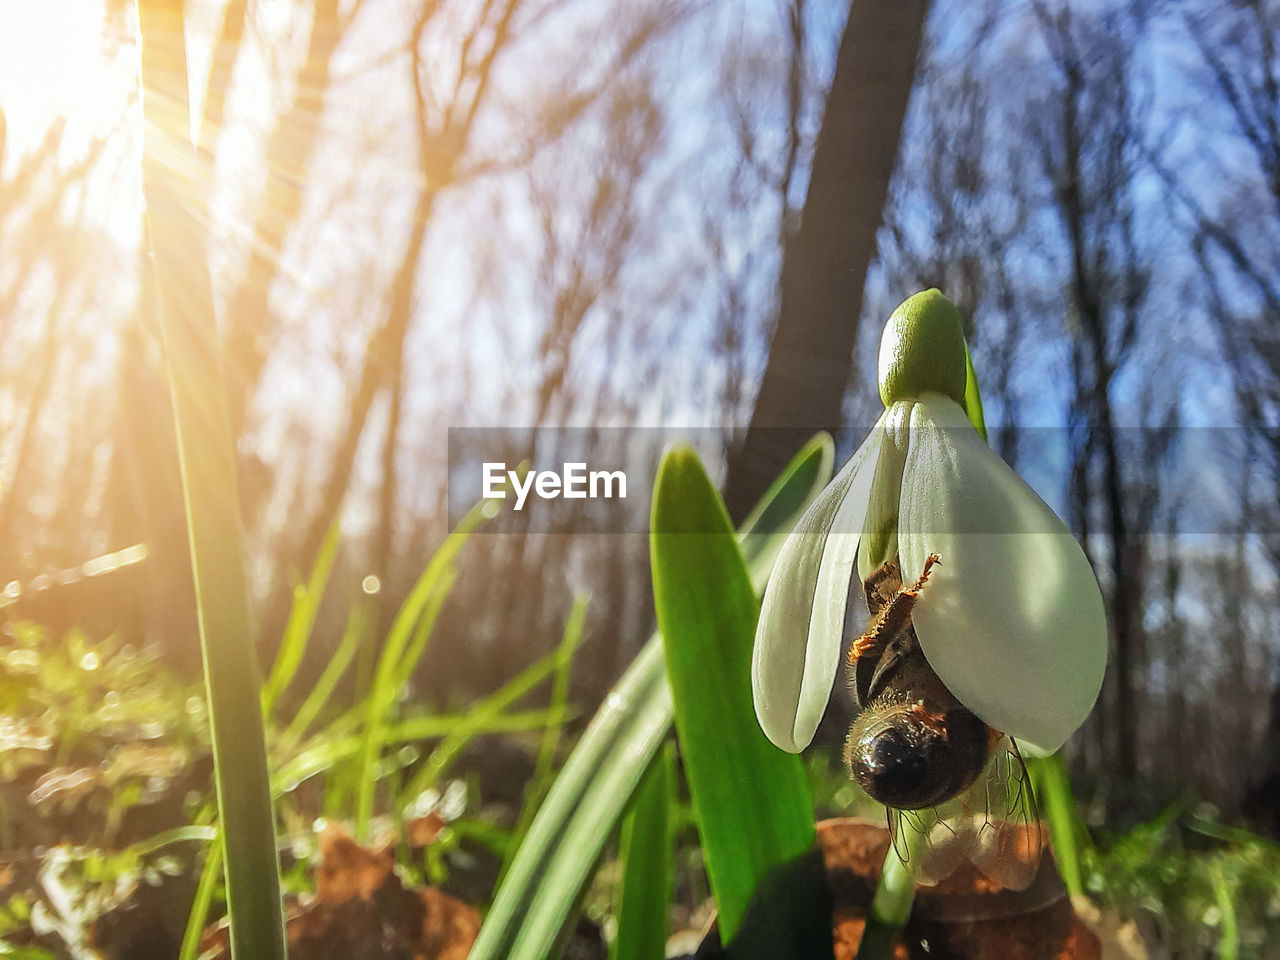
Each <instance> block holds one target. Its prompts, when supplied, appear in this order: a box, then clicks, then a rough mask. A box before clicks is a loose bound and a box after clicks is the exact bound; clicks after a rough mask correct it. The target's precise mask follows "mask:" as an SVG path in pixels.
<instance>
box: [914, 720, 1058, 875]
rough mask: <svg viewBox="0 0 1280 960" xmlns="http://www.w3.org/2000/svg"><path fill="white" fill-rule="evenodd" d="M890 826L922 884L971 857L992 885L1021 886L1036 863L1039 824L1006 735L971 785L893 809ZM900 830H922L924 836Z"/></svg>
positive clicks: (1023, 774) (1019, 763)
mask: <svg viewBox="0 0 1280 960" xmlns="http://www.w3.org/2000/svg"><path fill="white" fill-rule="evenodd" d="M890 829H891V830H892V831H893V834H894V837H893V841H894V848H895V849H896V850H897V851H898V854H899V856H903V857H904V858H906V859H907V860H908V861H909V860H910V859H911V854H912V853H914V854H915V855H916V856H917V857H918V858H919V863H918V864H916V865H915V873H916V880H917V882H918V883H920V884H923V885H926V886H932V885H933V884H937V883H940V882H941V881H943V880H945V879H946V878H947V877H949V876H951V874H953V873H955V871H956V870H957V869H959V868H960V867H961V866H963V865H964V864H966V863H972V864H973V865H974V866H975V867H977V868H978V870H979V871H980V872H981V873H982V874H983V876H985V877H986V878H987V879H988V880H990V881H991V882H992V883H993V884H995V885H996V886H997V888H1001V889H1006V890H1025V889H1026V888H1027V887H1028V886H1030V885H1031V881H1032V880H1034V879H1035V876H1036V871H1037V869H1038V868H1039V865H1040V852H1041V848H1042V844H1043V839H1042V833H1041V830H1042V828H1041V825H1040V818H1039V815H1038V811H1037V809H1036V803H1035V795H1034V792H1033V791H1032V789H1031V779H1030V777H1029V776H1028V775H1027V768H1026V765H1025V764H1024V763H1023V762H1022V757H1021V756H1020V755H1019V754H1018V751H1017V746H1016V745H1015V744H1014V743H1013V741H1012V740H1010V739H1009V738H1007V737H1006V738H1005V739H1003V740H1001V741H1000V743H999V744H997V746H996V749H995V750H994V756H993V757H992V759H991V761H990V762H989V763H988V764H987V768H986V770H984V771H983V773H982V775H981V776H979V777H978V779H977V780H976V781H974V783H973V786H971V787H969V789H967V790H965V791H964V792H963V793H961V794H959V795H958V796H956V797H954V798H952V799H951V800H948V801H947V802H946V803H942V804H939V805H938V806H937V807H933V808H932V809H928V810H902V811H895V812H894V813H893V814H892V815H891V816H890ZM905 831H915V832H917V834H923V838H922V839H923V842H914V840H915V839H916V838H910V837H907V836H906V834H905Z"/></svg>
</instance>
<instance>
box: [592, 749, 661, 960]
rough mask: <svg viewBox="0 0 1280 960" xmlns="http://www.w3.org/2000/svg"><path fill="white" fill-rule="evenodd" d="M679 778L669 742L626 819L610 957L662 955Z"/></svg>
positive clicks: (626, 959)
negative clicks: (615, 928) (676, 789)
mask: <svg viewBox="0 0 1280 960" xmlns="http://www.w3.org/2000/svg"><path fill="white" fill-rule="evenodd" d="M676 777H677V774H676V758H675V752H674V751H673V750H672V749H671V745H670V744H668V745H667V747H666V749H665V750H663V751H662V752H661V753H660V754H658V756H657V757H655V758H654V761H653V763H651V764H650V765H649V771H648V773H646V774H645V775H644V780H642V781H641V783H640V789H639V790H638V791H637V792H636V797H635V799H634V800H633V801H632V803H631V809H630V810H629V811H628V812H627V815H626V817H625V818H624V819H623V821H622V835H621V839H620V841H619V848H618V859H619V860H620V861H621V863H622V883H621V884H620V886H619V889H618V897H617V909H616V915H617V919H618V934H617V936H616V937H615V938H614V941H613V944H612V945H611V947H610V950H609V960H649V958H652V957H661V956H663V955H664V950H665V946H666V942H667V909H668V906H669V905H670V903H671V891H672V887H673V886H674V884H675V861H674V860H673V859H672V853H673V850H672V840H673V834H674V831H673V829H672V826H673V825H672V819H673V817H672V813H673V808H674V806H675V784H676Z"/></svg>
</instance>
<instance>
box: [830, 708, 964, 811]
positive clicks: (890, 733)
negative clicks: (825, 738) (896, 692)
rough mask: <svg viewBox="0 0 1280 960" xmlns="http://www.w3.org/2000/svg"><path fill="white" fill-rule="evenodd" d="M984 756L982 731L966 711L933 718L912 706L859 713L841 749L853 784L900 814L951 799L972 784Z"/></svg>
mask: <svg viewBox="0 0 1280 960" xmlns="http://www.w3.org/2000/svg"><path fill="white" fill-rule="evenodd" d="M987 755H988V748H987V727H986V725H985V724H984V723H982V721H981V720H979V719H978V718H977V717H975V716H974V715H973V714H972V713H970V712H969V711H968V710H964V709H958V710H954V709H953V710H948V711H946V713H945V714H942V715H937V714H928V713H925V712H924V711H923V710H922V709H921V708H920V707H919V706H918V705H912V704H899V705H895V706H891V707H888V708H882V709H870V710H866V711H864V712H863V713H862V715H861V716H859V717H858V719H857V721H855V723H854V725H853V727H852V728H851V729H850V730H849V739H848V741H847V743H846V745H845V762H846V763H848V765H849V772H850V773H851V774H852V776H853V779H854V780H855V781H856V782H857V784H858V785H859V786H860V787H862V789H863V790H865V791H866V792H867V794H868V795H869V796H870V797H872V798H873V799H875V800H878V801H879V802H880V803H883V804H885V805H886V806H890V807H897V808H899V809H904V810H914V809H919V808H921V807H931V806H934V805H936V804H939V803H942V802H944V801H946V800H949V799H951V798H952V797H954V796H955V795H956V794H958V793H960V791H962V790H964V789H965V788H966V787H968V786H969V784H971V783H973V781H974V780H975V779H976V778H977V776H978V774H979V773H981V772H982V768H983V767H984V766H985V765H986V762H987Z"/></svg>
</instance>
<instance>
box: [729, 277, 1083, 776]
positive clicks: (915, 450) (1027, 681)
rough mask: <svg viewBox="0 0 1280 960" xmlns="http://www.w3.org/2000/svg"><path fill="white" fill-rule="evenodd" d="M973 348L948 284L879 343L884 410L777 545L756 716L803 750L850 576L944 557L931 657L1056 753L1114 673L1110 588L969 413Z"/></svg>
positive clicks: (910, 309) (1015, 732) (968, 692)
mask: <svg viewBox="0 0 1280 960" xmlns="http://www.w3.org/2000/svg"><path fill="white" fill-rule="evenodd" d="M965 376H966V350H965V345H964V338H963V335H962V333H961V329H960V316H959V313H958V311H957V310H956V308H955V307H954V306H953V305H952V304H951V303H950V301H948V300H947V299H946V298H945V297H944V296H943V295H942V294H941V293H939V292H938V291H937V290H928V291H925V292H924V293H919V294H916V295H915V296H914V297H912V298H910V299H909V300H907V301H906V302H905V303H903V304H902V305H901V306H900V307H898V309H897V310H896V311H894V313H893V316H891V317H890V318H889V322H888V324H887V325H886V327H885V331H884V337H883V339H882V340H881V343H880V358H879V379H880V396H881V399H882V400H883V401H884V404H885V407H886V409H885V412H884V414H883V415H882V416H881V417H880V420H879V422H877V424H876V426H875V428H874V429H873V430H872V431H871V434H870V436H868V437H867V439H866V440H865V441H864V442H863V444H862V445H861V446H860V447H859V448H858V451H857V452H856V453H855V454H854V455H853V457H852V459H850V460H849V462H848V464H846V465H845V467H844V468H843V469H842V470H841V471H840V473H839V474H838V475H837V476H836V478H835V479H834V480H833V481H832V483H831V485H830V486H828V487H827V489H826V490H824V491H823V492H822V493H821V494H820V495H819V496H818V498H817V499H816V500H815V501H814V502H813V504H812V505H811V506H810V507H809V509H808V511H806V513H805V514H804V516H803V517H801V519H800V521H799V522H798V523H797V524H796V527H795V529H794V530H793V531H792V533H791V535H790V536H789V537H788V538H787V541H786V544H785V545H784V546H783V548H782V550H781V552H780V553H779V555H778V560H777V562H776V564H775V565H774V568H773V572H772V574H771V575H770V577H769V584H768V587H767V588H766V590H765V596H764V604H763V607H762V609H761V612H760V621H759V626H758V627H757V630H756V640H755V649H754V652H753V658H752V669H751V679H752V687H753V692H754V695H755V706H756V716H757V718H758V719H759V721H760V726H761V727H762V728H763V730H764V732H765V734H766V735H767V736H768V737H769V739H770V740H772V741H773V743H774V744H776V745H777V746H778V747H780V748H782V749H784V750H789V751H791V752H793V753H796V752H799V751H800V750H803V749H804V748H805V747H806V746H807V745H808V744H809V741H810V740H811V739H812V738H813V733H814V730H815V729H816V728H817V726H818V721H819V720H820V719H821V718H822V714H823V712H824V711H825V710H826V706H827V698H828V696H829V694H830V691H831V685H832V681H833V679H834V677H835V673H836V666H837V663H838V661H839V660H840V657H841V656H842V654H843V652H844V651H843V645H844V644H843V641H844V639H845V633H844V622H845V606H846V603H847V600H848V596H849V593H850V590H851V588H852V589H853V593H854V595H855V596H856V597H857V598H858V600H857V602H858V603H861V602H862V595H863V593H862V580H863V579H864V578H866V577H867V576H868V575H869V574H870V573H871V572H872V571H874V570H876V569H877V568H878V567H880V566H881V565H882V564H883V563H884V562H885V561H887V560H897V561H898V562H899V564H900V566H901V570H902V580H903V582H904V583H911V582H912V581H914V580H915V579H916V577H917V576H918V575H919V574H920V572H921V570H922V569H923V568H924V563H925V559H926V558H927V557H928V556H929V554H930V553H937V554H938V555H939V557H941V563H940V564H939V565H938V566H935V567H934V568H933V569H932V571H931V573H930V577H929V582H928V585H927V587H925V588H924V589H923V590H922V591H921V593H920V597H919V600H918V601H917V603H916V605H915V607H914V610H913V614H912V619H913V624H914V626H915V631H916V635H917V636H918V637H919V639H920V646H921V649H922V651H923V652H924V655H925V657H926V658H927V659H928V661H929V665H930V666H931V667H932V668H933V670H934V672H935V673H936V674H937V675H938V676H939V677H940V678H941V680H942V682H943V683H945V684H946V685H947V687H948V689H950V691H951V692H952V693H953V694H954V695H955V696H956V698H957V699H958V700H959V701H960V702H961V703H962V704H964V705H965V707H967V708H968V709H969V710H970V711H972V712H973V713H974V714H976V715H977V716H978V718H979V719H980V720H982V721H983V722H984V723H986V724H987V725H988V726H990V727H994V728H995V729H996V730H999V731H1002V732H1004V733H1007V734H1009V735H1011V736H1013V737H1015V738H1017V739H1018V740H1019V741H1020V742H1021V743H1022V744H1023V745H1024V746H1025V747H1028V748H1030V750H1031V751H1032V752H1045V753H1048V752H1052V751H1054V750H1056V749H1057V748H1058V747H1060V746H1061V745H1062V743H1063V742H1064V741H1065V740H1066V739H1067V737H1069V736H1070V735H1071V734H1072V733H1073V732H1074V731H1075V730H1076V728H1077V727H1079V726H1080V724H1081V723H1083V722H1084V719H1085V717H1087V716H1088V714H1089V711H1090V710H1091V709H1092V708H1093V703H1094V701H1095V700H1096V699H1097V696H1098V692H1099V690H1100V688H1101V686H1102V675H1103V671H1104V669H1105V667H1106V647H1107V640H1106V638H1107V623H1106V614H1105V611H1104V609H1103V604H1102V595H1101V592H1100V591H1099V589H1098V582H1097V580H1096V579H1095V578H1094V575H1093V570H1092V569H1091V567H1090V565H1089V561H1088V559H1087V558H1086V557H1085V555H1084V551H1083V550H1081V549H1080V545H1079V544H1078V543H1076V541H1075V539H1074V538H1073V537H1072V536H1071V533H1070V532H1069V531H1068V530H1067V528H1066V526H1065V525H1064V524H1063V523H1062V521H1061V520H1059V519H1058V518H1057V517H1056V516H1055V515H1054V513H1053V511H1052V510H1050V509H1049V507H1048V506H1046V505H1045V503H1044V501H1042V500H1041V499H1040V498H1039V497H1038V496H1037V495H1036V494H1035V492H1034V491H1033V490H1032V489H1031V488H1030V487H1029V486H1027V484H1026V483H1024V482H1023V481H1022V479H1021V478H1019V477H1018V475H1017V474H1015V473H1014V472H1013V470H1011V469H1010V468H1009V467H1008V466H1007V465H1006V464H1005V463H1004V461H1002V460H1001V459H1000V458H999V457H998V456H997V455H996V454H995V453H994V452H993V451H992V450H991V449H990V448H989V447H988V446H987V445H986V443H984V442H983V440H982V439H981V438H980V437H979V436H978V434H977V432H976V431H975V430H974V429H973V427H972V426H971V425H970V423H969V421H968V419H967V418H966V416H965V412H964V410H963V409H962V404H963V402H964V389H965Z"/></svg>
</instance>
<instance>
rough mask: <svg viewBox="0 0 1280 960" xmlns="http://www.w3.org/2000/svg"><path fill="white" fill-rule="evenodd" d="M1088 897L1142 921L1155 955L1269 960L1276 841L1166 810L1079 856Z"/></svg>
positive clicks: (1275, 933) (1278, 905)
mask: <svg viewBox="0 0 1280 960" xmlns="http://www.w3.org/2000/svg"><path fill="white" fill-rule="evenodd" d="M1081 860H1082V866H1083V871H1084V883H1085V889H1086V890H1087V892H1088V894H1089V895H1090V897H1092V898H1093V899H1095V900H1097V901H1099V902H1100V903H1102V904H1103V905H1104V907H1106V908H1107V909H1110V910H1113V911H1115V912H1116V913H1118V914H1119V915H1120V916H1121V917H1125V918H1139V917H1140V918H1142V924H1141V926H1142V930H1143V932H1144V934H1146V935H1147V936H1148V938H1149V941H1150V942H1149V943H1148V947H1149V949H1151V950H1152V951H1153V952H1155V953H1159V952H1160V951H1161V950H1165V951H1167V954H1166V955H1168V956H1171V957H1174V958H1184V957H1185V958H1200V957H1211V956H1220V957H1231V956H1239V957H1244V958H1263V957H1267V956H1270V954H1269V953H1268V952H1267V950H1268V946H1269V945H1274V944H1276V943H1280V888H1278V887H1277V882H1276V878H1277V877H1280V844H1277V843H1276V842H1275V841H1272V840H1267V839H1264V838H1262V837H1258V836H1255V835H1253V834H1251V833H1249V832H1248V831H1245V830H1239V829H1234V828H1229V827H1224V826H1222V825H1221V824H1219V823H1217V822H1216V821H1215V820H1213V819H1210V818H1208V817H1204V816H1197V815H1191V814H1185V813H1181V812H1180V811H1179V809H1178V808H1177V807H1171V808H1170V809H1168V810H1166V811H1165V812H1163V813H1161V814H1160V815H1159V816H1157V817H1155V818H1154V819H1152V820H1150V821H1148V822H1146V823H1142V824H1139V825H1138V826H1136V827H1134V828H1133V829H1131V830H1129V831H1127V832H1126V833H1123V834H1120V835H1116V836H1108V835H1106V834H1105V833H1104V834H1102V835H1101V836H1100V837H1099V838H1098V841H1097V844H1096V846H1093V847H1089V848H1086V849H1085V850H1084V851H1083V853H1082V858H1081Z"/></svg>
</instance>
